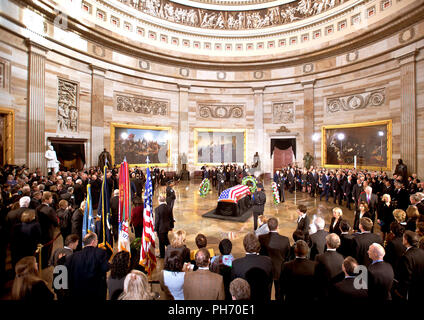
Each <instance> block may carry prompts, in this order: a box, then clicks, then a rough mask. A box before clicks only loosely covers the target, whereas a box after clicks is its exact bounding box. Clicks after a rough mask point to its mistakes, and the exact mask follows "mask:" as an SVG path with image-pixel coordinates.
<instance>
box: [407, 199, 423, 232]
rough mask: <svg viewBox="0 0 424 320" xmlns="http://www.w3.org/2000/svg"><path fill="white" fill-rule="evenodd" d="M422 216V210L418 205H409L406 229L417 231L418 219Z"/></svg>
mask: <svg viewBox="0 0 424 320" xmlns="http://www.w3.org/2000/svg"><path fill="white" fill-rule="evenodd" d="M419 216H420V212H419V211H418V208H417V206H414V205H412V206H409V207H408V209H406V218H407V220H406V228H405V229H406V230H410V231H412V232H415V231H416V230H417V220H418V217H419Z"/></svg>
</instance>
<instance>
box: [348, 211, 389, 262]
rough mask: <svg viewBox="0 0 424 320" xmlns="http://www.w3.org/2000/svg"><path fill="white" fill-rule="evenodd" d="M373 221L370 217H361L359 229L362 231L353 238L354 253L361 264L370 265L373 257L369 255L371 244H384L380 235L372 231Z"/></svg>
mask: <svg viewBox="0 0 424 320" xmlns="http://www.w3.org/2000/svg"><path fill="white" fill-rule="evenodd" d="M372 226H373V223H372V221H371V219H370V218H361V220H360V222H359V230H360V231H361V233H359V234H357V235H355V237H354V238H353V248H352V249H353V254H354V257H355V258H356V260H357V261H358V263H359V264H361V265H365V266H366V267H368V266H369V265H370V264H371V262H372V261H371V259H370V258H369V256H368V249H369V247H370V245H371V244H373V243H378V244H381V245H382V244H383V243H382V239H381V237H380V236H378V235H376V234H374V233H371V229H372Z"/></svg>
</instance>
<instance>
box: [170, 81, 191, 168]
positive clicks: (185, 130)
mask: <svg viewBox="0 0 424 320" xmlns="http://www.w3.org/2000/svg"><path fill="white" fill-rule="evenodd" d="M178 88H179V90H180V91H179V100H178V170H181V169H182V166H181V165H182V164H183V163H184V162H185V163H188V155H189V140H190V139H189V124H188V91H189V90H190V86H188V85H179V86H178ZM171 161H174V159H171ZM172 166H174V163H172Z"/></svg>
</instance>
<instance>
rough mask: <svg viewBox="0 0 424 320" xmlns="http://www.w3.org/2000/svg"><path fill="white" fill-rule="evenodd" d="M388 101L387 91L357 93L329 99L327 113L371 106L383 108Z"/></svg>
mask: <svg viewBox="0 0 424 320" xmlns="http://www.w3.org/2000/svg"><path fill="white" fill-rule="evenodd" d="M385 99H386V90H385V89H378V90H374V91H371V92H364V93H357V94H353V95H348V96H342V97H336V98H327V103H326V106H327V112H329V113H335V112H339V111H349V110H357V109H365V108H367V107H369V106H371V107H374V106H381V105H383V104H384V101H385Z"/></svg>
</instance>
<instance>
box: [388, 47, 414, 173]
mask: <svg viewBox="0 0 424 320" xmlns="http://www.w3.org/2000/svg"><path fill="white" fill-rule="evenodd" d="M416 55H417V51H416V50H414V51H411V52H409V53H407V54H404V55H402V56H400V57H398V59H399V65H400V86H401V98H400V104H401V111H400V122H401V134H400V139H401V141H400V157H401V158H402V160H403V162H404V163H405V164H406V165H407V167H408V174H412V173H416V172H417V120H416V108H417V106H416V97H417V95H416V85H415V81H416V76H415V65H416V64H415V56H416ZM393 160H395V165H396V164H397V159H393Z"/></svg>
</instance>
